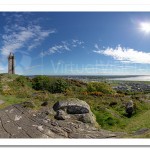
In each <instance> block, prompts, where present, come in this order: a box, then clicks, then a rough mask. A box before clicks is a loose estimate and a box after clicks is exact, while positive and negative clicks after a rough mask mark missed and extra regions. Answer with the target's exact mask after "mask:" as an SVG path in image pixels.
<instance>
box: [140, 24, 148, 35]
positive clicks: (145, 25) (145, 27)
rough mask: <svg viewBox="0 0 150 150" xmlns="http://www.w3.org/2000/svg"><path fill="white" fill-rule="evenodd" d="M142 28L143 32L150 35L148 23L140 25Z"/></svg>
mask: <svg viewBox="0 0 150 150" xmlns="http://www.w3.org/2000/svg"><path fill="white" fill-rule="evenodd" d="M140 28H141V30H142V31H143V32H145V33H150V23H148V22H143V23H141V24H140Z"/></svg>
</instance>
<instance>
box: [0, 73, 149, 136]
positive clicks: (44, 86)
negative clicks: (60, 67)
mask: <svg viewBox="0 0 150 150" xmlns="http://www.w3.org/2000/svg"><path fill="white" fill-rule="evenodd" d="M112 85H113V84H112ZM112 85H111V84H110V83H106V82H92V83H84V82H82V81H77V80H68V79H62V78H54V77H47V76H37V77H35V78H33V79H30V78H28V77H24V76H19V75H8V74H1V75H0V100H2V101H4V103H3V104H1V105H0V108H4V107H6V106H9V105H12V104H16V103H22V102H25V101H28V102H31V103H32V104H33V107H32V108H33V109H34V110H39V109H42V107H43V106H41V104H42V103H43V102H45V101H47V102H48V107H52V106H53V104H54V103H55V102H56V101H58V100H64V99H67V98H79V99H81V100H84V101H86V102H87V103H88V104H89V105H90V107H91V110H92V111H93V113H94V114H95V116H96V119H97V122H98V123H99V125H100V126H101V128H104V129H107V130H112V131H120V132H126V133H128V134H129V135H128V136H130V137H135V136H133V135H132V133H133V132H135V131H137V130H140V129H142V128H150V122H149V118H148V117H149V115H150V103H149V99H150V94H148V93H147V94H143V93H140V94H136V95H133V93H132V95H130V92H129V94H127V93H126V94H124V93H122V94H119V93H117V92H116V91H115V90H113V88H112ZM130 100H132V101H133V102H134V105H135V106H136V107H135V111H134V113H133V115H132V116H131V117H130V118H128V117H127V115H126V111H125V105H126V103H127V102H128V101H130ZM136 137H137V136H136ZM140 137H150V134H149V133H147V134H145V135H142V136H140Z"/></svg>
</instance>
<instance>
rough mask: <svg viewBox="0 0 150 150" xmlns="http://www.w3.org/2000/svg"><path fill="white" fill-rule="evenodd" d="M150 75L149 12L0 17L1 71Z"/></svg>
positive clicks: (58, 13)
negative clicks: (11, 59) (11, 67)
mask: <svg viewBox="0 0 150 150" xmlns="http://www.w3.org/2000/svg"><path fill="white" fill-rule="evenodd" d="M10 52H13V53H14V54H15V58H16V73H17V74H24V75H37V74H46V75H150V13H144V12H124V13H123V12H74V13H73V12H30V13H28V12H16V13H15V12H12V13H8V12H1V13H0V58H1V61H0V72H1V73H2V72H7V56H8V54H9V53H10Z"/></svg>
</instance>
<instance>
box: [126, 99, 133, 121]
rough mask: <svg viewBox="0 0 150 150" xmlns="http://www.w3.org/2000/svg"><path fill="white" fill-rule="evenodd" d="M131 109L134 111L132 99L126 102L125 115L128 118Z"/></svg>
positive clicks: (131, 111) (130, 114)
mask: <svg viewBox="0 0 150 150" xmlns="http://www.w3.org/2000/svg"><path fill="white" fill-rule="evenodd" d="M133 111H134V104H133V101H132V100H130V101H129V102H127V104H126V113H127V116H128V117H129V118H130V117H131V116H132V114H133Z"/></svg>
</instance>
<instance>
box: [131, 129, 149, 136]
mask: <svg viewBox="0 0 150 150" xmlns="http://www.w3.org/2000/svg"><path fill="white" fill-rule="evenodd" d="M148 131H149V129H148V128H142V129H140V130H137V131H136V132H135V133H134V134H133V135H141V134H145V133H146V132H148Z"/></svg>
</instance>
